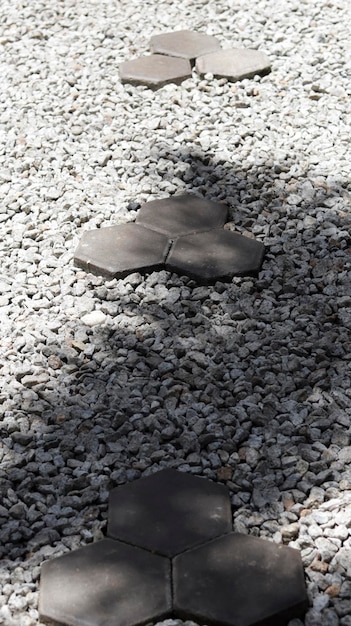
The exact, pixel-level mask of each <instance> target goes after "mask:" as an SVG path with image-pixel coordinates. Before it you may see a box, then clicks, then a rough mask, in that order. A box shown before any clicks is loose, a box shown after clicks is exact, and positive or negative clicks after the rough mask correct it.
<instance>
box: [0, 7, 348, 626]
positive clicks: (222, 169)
mask: <svg viewBox="0 0 351 626" xmlns="http://www.w3.org/2000/svg"><path fill="white" fill-rule="evenodd" d="M350 24H351V21H350V8H349V2H348V0H330V1H326V0H315V2H310V1H309V0H291V1H290V0H289V2H288V1H286V2H285V1H284V0H280V1H279V2H278V3H274V7H273V5H272V2H269V0H256V2H249V1H248V0H241V1H240V2H231V1H229V0H178V1H177V2H173V1H171V0H158V1H157V2H156V1H155V0H153V1H152V0H146V2H141V0H128V1H127V0H110V1H109V2H107V1H105V0H99V1H97V0H80V1H79V2H76V0H50V2H44V1H41V0H21V1H20V0H11V1H10V0H2V2H1V6H0V46H1V56H0V75H1V91H0V136H1V144H0V146H1V147H0V196H1V203H0V233H1V237H0V247H1V266H0V307H1V308H0V316H1V325H0V337H1V340H0V341H1V343H0V350H1V352H0V366H1V374H2V385H1V389H0V399H1V417H0V463H1V465H0V559H1V560H0V623H1V624H4V625H5V626H17V625H19V626H37V625H39V624H40V621H39V617H38V612H37V607H38V592H39V583H40V565H41V563H42V562H43V561H44V560H45V559H48V558H54V557H57V556H59V555H60V554H63V553H65V552H68V551H70V550H73V549H75V548H77V547H79V546H82V545H85V544H87V543H89V542H92V541H95V540H98V539H100V538H101V537H102V536H103V534H104V532H105V529H106V510H107V502H108V494H109V491H110V490H111V489H112V488H113V487H115V486H117V485H119V484H122V483H125V482H126V481H132V480H134V479H137V478H139V477H141V476H146V475H147V474H149V473H151V472H154V471H156V470H159V469H161V468H164V467H175V468H178V469H179V470H181V471H185V472H191V473H194V474H196V475H199V476H206V477H208V478H209V479H213V480H216V481H221V482H224V483H225V484H227V486H228V488H229V490H230V494H231V499H232V503H233V520H234V528H235V529H236V530H237V531H239V532H241V533H248V534H251V535H255V536H259V537H263V538H267V540H270V541H275V542H283V543H285V544H286V545H290V546H293V547H295V548H297V549H298V550H300V551H301V554H302V558H303V562H304V565H305V567H306V580H307V585H308V592H309V597H310V601H311V607H310V609H309V611H308V613H307V615H306V617H305V620H304V621H300V620H293V621H292V622H290V626H302V624H305V626H338V625H340V626H350V625H351V558H350V554H351V552H350V549H351V440H350V435H351V427H350V416H351V384H350V356H351V340H350V331H351V290H350V266H351V236H350V226H351V204H350V198H351V184H350V178H349V173H350V125H351V98H350V96H351V88H350V69H351V65H350V54H349V45H350V40H351V26H350ZM184 28H185V29H195V30H200V31H203V32H207V33H208V34H212V35H215V36H216V37H218V39H219V40H220V42H221V44H222V46H223V47H224V48H227V47H228V48H229V47H232V46H239V47H240V46H242V47H251V48H256V49H260V50H263V51H265V52H266V53H267V54H268V56H269V58H270V59H271V61H272V72H271V73H270V74H269V75H267V76H265V77H264V78H260V79H256V78H255V79H252V80H251V79H250V80H243V81H241V82H240V83H229V82H227V81H226V80H223V79H222V80H216V79H213V78H212V77H211V76H208V75H207V76H205V77H204V78H200V77H199V76H198V75H197V74H196V72H195V70H194V71H193V75H192V77H191V78H190V79H188V80H186V81H185V82H184V83H183V84H182V85H181V86H175V85H167V86H166V87H164V88H162V89H160V90H158V91H151V90H150V89H148V88H144V87H133V86H129V85H121V83H120V81H119V76H118V66H119V64H120V63H121V62H122V61H125V60H128V59H131V58H135V57H136V56H138V55H139V54H144V53H146V52H147V51H148V43H149V39H150V37H151V36H152V35H154V34H158V33H160V32H167V31H170V30H174V29H184ZM184 192H185V193H187V192H190V193H196V194H198V195H200V196H204V197H206V198H209V199H211V198H212V199H214V200H216V201H223V202H227V203H228V206H229V210H230V215H231V220H232V222H233V227H234V226H235V228H236V229H237V230H239V231H240V232H242V233H244V234H253V235H254V236H255V237H256V238H257V239H258V240H259V241H262V242H264V244H265V245H266V246H267V254H266V257H265V261H264V264H263V268H262V271H261V272H260V274H259V276H258V278H257V279H253V278H241V279H234V280H233V281H232V282H231V283H230V284H225V283H216V284H215V285H213V286H209V287H203V286H201V287H199V286H197V285H196V284H195V283H194V282H192V281H191V280H189V279H186V278H184V277H179V276H177V275H175V274H171V273H168V272H165V271H163V272H159V273H156V272H155V273H152V274H150V275H147V276H145V277H142V276H141V275H139V274H136V273H135V274H132V275H130V276H129V277H127V278H125V279H124V280H112V281H109V282H106V281H104V280H103V279H102V278H100V277H94V276H92V275H88V274H85V273H84V272H83V271H81V270H77V269H76V268H74V267H73V263H72V258H73V253H74V250H75V247H76V246H77V243H78V241H79V238H80V236H81V234H82V233H83V232H84V230H85V229H90V228H95V227H97V226H106V225H111V224H114V223H119V222H126V221H131V220H134V219H135V217H136V214H137V210H138V208H139V206H140V204H141V203H142V202H145V201H148V200H153V199H157V198H160V197H165V196H169V195H172V194H175V193H184ZM179 623H180V622H178V621H175V620H168V621H167V622H166V625H168V626H177V625H178V624H179Z"/></svg>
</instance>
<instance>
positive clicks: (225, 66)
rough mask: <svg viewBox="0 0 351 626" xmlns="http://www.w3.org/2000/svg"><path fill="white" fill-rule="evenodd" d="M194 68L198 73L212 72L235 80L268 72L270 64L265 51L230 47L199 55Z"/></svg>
mask: <svg viewBox="0 0 351 626" xmlns="http://www.w3.org/2000/svg"><path fill="white" fill-rule="evenodd" d="M196 69H197V71H198V72H199V73H200V74H213V75H214V76H217V77H223V78H228V79H229V80H233V81H235V80H242V79H243V78H252V77H253V76H255V75H256V74H258V75H261V76H262V75H264V74H268V73H269V72H270V70H271V64H270V61H269V59H268V57H267V55H266V54H265V52H260V51H259V50H250V49H246V48H232V49H230V50H219V51H218V52H213V53H211V54H206V55H204V56H201V57H199V58H198V59H196Z"/></svg>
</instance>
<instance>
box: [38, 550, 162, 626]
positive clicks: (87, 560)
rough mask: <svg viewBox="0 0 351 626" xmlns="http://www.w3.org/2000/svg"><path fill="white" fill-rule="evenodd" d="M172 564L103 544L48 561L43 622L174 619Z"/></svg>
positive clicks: (73, 625)
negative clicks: (172, 611) (172, 617)
mask: <svg viewBox="0 0 351 626" xmlns="http://www.w3.org/2000/svg"><path fill="white" fill-rule="evenodd" d="M171 610H172V595H171V571H170V561H169V559H166V558H164V557H162V556H159V555H155V554H152V553H151V552H147V551H146V550H142V549H140V548H136V547H134V546H129V545H126V544H123V543H121V542H119V541H112V540H110V539H103V540H102V541H99V542H97V543H95V544H92V545H89V546H86V547H84V548H81V549H79V550H76V551H75V552H71V553H70V554H67V555H64V556H61V557H59V558H57V559H54V560H52V561H47V562H45V563H44V564H43V566H42V569H41V589H40V601H39V615H40V619H41V620H45V621H49V622H50V623H54V624H55V623H57V624H67V625H69V626H114V625H116V624H118V626H136V625H137V624H143V623H146V622H149V621H160V620H161V619H165V618H166V617H169V616H170V614H171Z"/></svg>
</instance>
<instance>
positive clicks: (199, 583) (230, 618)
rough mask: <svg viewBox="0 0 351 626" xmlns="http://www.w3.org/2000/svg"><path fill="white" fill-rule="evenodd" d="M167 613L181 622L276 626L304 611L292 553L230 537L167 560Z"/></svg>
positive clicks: (301, 583)
mask: <svg viewBox="0 0 351 626" xmlns="http://www.w3.org/2000/svg"><path fill="white" fill-rule="evenodd" d="M173 608H174V612H175V615H177V616H178V617H180V618H181V619H184V620H188V619H191V620H194V621H198V622H204V623H206V624H223V625H227V626H239V625H240V626H254V625H257V626H258V625H259V626H268V625H269V626H282V625H283V624H286V623H287V622H288V621H289V620H290V619H293V618H295V617H300V616H301V615H302V614H303V613H304V612H305V611H306V610H307V608H308V599H307V594H306V588H305V581H304V572H303V566H302V561H301V557H300V553H299V552H298V551H297V550H293V549H292V548H288V547H285V546H281V545H277V544H274V543H272V542H270V541H267V540H264V539H259V538H257V537H249V536H247V535H237V534H234V533H230V534H229V535H227V536H223V537H220V538H219V539H215V540H214V541H211V542H209V543H207V544H205V545H204V546H201V547H199V548H195V549H194V550H190V551H188V552H186V553H184V554H180V555H178V556H177V557H175V558H174V560H173Z"/></svg>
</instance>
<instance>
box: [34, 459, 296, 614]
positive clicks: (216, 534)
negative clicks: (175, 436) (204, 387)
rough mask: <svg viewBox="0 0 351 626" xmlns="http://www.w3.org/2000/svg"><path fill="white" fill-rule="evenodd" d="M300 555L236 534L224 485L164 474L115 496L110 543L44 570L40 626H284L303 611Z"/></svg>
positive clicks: (71, 555) (50, 564) (67, 557)
mask: <svg viewBox="0 0 351 626" xmlns="http://www.w3.org/2000/svg"><path fill="white" fill-rule="evenodd" d="M307 607H308V601H307V594H306V587H305V582H304V573H303V566H302V561H301V557H300V553H299V552H298V551H297V550H294V549H292V548H289V547H286V546H282V545H277V544H274V543H271V542H270V541H268V540H263V539H259V538H257V537H250V536H247V535H240V534H236V533H234V532H232V522H231V506H230V499H229V493H228V491H227V489H226V487H225V486H224V485H219V484H216V483H213V482H211V481H209V480H206V479H204V478H199V477H195V476H192V475H190V474H184V473H181V472H177V471H176V470H172V469H166V470H163V471H161V472H158V473H156V474H153V475H151V476H148V477H147V478H142V479H141V480H138V481H135V482H134V483H129V484H126V485H122V486H120V487H117V488H116V489H113V490H112V491H111V493H110V501H109V515H108V527H107V538H105V539H102V540H101V541H99V542H97V543H94V544H90V545H88V546H85V547H83V548H80V549H78V550H76V551H74V552H71V553H69V554H67V555H64V556H61V557H58V558H56V559H53V560H52V561H47V562H45V563H44V564H43V566H42V570H41V589H40V602H39V612H40V619H41V620H43V621H48V622H50V623H57V624H61V625H62V624H65V625H67V626H113V625H117V624H118V626H139V625H140V624H146V623H148V622H156V621H160V620H162V619H166V618H179V619H183V620H193V621H196V622H200V623H201V622H204V623H206V624H208V625H209V626H212V625H217V626H254V625H258V624H260V625H264V624H269V625H270V626H271V625H280V626H282V625H284V624H286V623H287V622H288V621H289V620H291V619H294V618H295V617H301V616H302V615H303V614H304V612H305V611H306V610H307Z"/></svg>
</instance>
